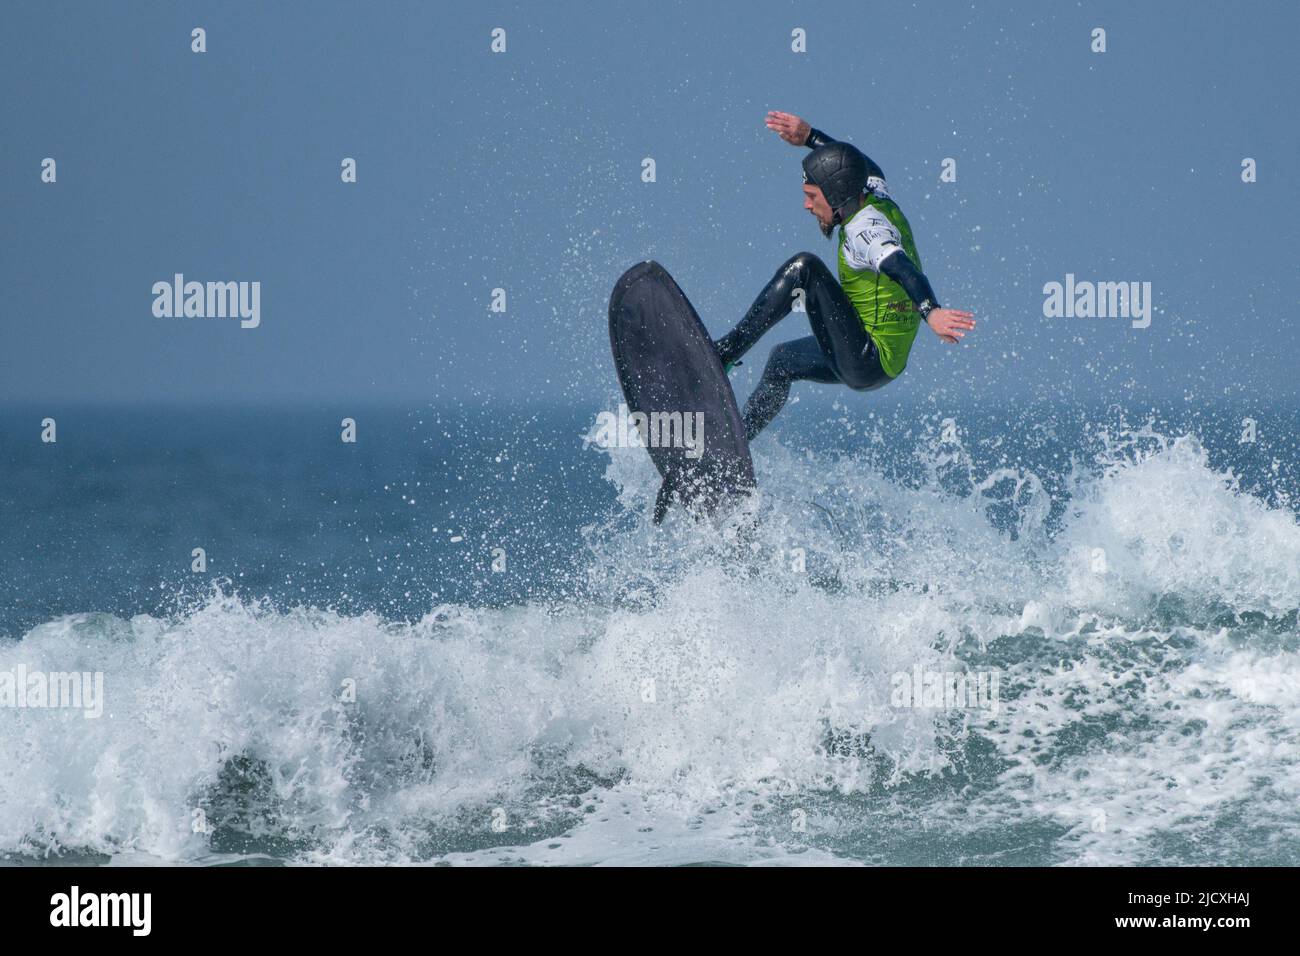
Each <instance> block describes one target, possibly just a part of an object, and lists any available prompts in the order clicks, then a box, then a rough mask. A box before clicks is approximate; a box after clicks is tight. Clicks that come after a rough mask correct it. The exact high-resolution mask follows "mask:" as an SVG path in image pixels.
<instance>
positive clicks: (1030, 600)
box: [0, 436, 1300, 863]
mask: <svg viewBox="0 0 1300 956" xmlns="http://www.w3.org/2000/svg"><path fill="white" fill-rule="evenodd" d="M1147 437H1148V438H1149V439H1151V440H1149V441H1144V442H1141V443H1139V444H1140V448H1139V445H1132V446H1126V447H1124V448H1120V449H1116V450H1115V453H1114V454H1113V455H1111V456H1109V457H1108V458H1107V459H1106V460H1105V461H1103V462H1101V463H1100V468H1099V469H1098V468H1093V469H1091V470H1090V471H1086V470H1081V471H1080V473H1079V474H1078V475H1077V476H1076V479H1075V484H1074V488H1073V494H1072V498H1071V501H1070V504H1069V508H1068V509H1067V513H1066V515H1065V517H1064V519H1063V523H1062V527H1061V529H1060V531H1059V533H1056V534H1051V535H1049V534H1048V533H1047V531H1046V527H1045V522H1046V518H1047V514H1048V506H1049V505H1050V502H1049V501H1048V500H1047V499H1046V494H1047V493H1046V492H1045V491H1044V490H1043V487H1042V484H1041V482H1039V481H1038V479H1037V478H1036V477H1035V476H1033V475H1031V474H1028V473H1023V472H1020V471H1015V470H1011V469H1004V470H1003V471H1001V472H996V473H991V474H989V475H984V476H980V475H975V474H973V473H969V472H970V468H969V463H968V462H967V461H966V460H965V459H964V457H963V455H962V453H961V450H960V447H957V448H953V447H949V446H942V447H940V446H935V447H934V448H932V449H931V452H932V455H931V458H930V460H929V461H928V463H927V468H928V470H927V474H928V475H929V478H928V479H926V480H924V481H922V482H920V483H911V484H909V483H904V482H901V481H890V480H887V479H886V478H885V477H884V476H883V475H881V474H880V473H878V472H877V471H875V470H873V469H872V468H871V467H869V466H868V465H867V464H866V463H864V462H863V461H862V460H858V459H853V458H830V457H824V458H819V457H816V456H811V457H810V456H808V455H806V454H796V453H794V452H791V451H789V450H786V449H784V448H782V447H780V446H779V445H775V444H772V443H768V444H767V445H766V446H765V447H764V448H763V449H762V453H761V455H760V460H759V467H760V485H761V486H762V487H764V488H770V489H784V491H783V492H782V493H781V494H780V495H776V494H766V495H765V496H763V497H762V498H761V499H760V501H759V502H758V503H757V505H756V508H757V512H758V514H759V516H760V519H761V520H760V521H759V523H758V527H757V531H754V532H752V533H746V532H745V531H744V525H745V522H744V521H743V520H736V521H733V522H732V523H731V525H730V526H728V527H724V528H723V529H722V531H721V532H718V531H714V530H710V529H709V528H707V527H705V526H699V525H697V524H696V523H695V522H693V521H692V520H690V519H689V518H685V517H682V516H680V515H674V516H673V517H672V518H670V520H669V522H668V523H667V524H666V525H665V526H664V527H663V528H662V529H658V530H655V529H651V528H650V527H648V526H647V525H646V524H645V523H644V521H642V520H641V519H640V518H636V517H633V516H632V513H635V514H637V515H640V514H644V512H645V510H646V509H647V507H648V502H649V500H650V499H651V498H652V496H653V490H654V486H655V480H654V474H653V470H652V469H651V468H650V466H649V463H648V462H647V461H646V459H645V456H644V453H643V452H639V451H638V450H636V449H610V450H609V451H608V454H609V455H610V460H609V465H608V476H609V478H610V480H611V481H613V482H615V484H616V485H617V486H618V488H619V490H620V496H621V497H620V502H621V504H622V506H623V507H624V508H625V509H627V510H628V512H629V513H624V512H622V511H621V512H620V513H619V514H617V515H615V516H613V517H611V518H610V520H609V521H608V522H604V523H601V524H599V525H596V526H593V527H592V528H591V529H589V532H588V538H589V541H590V545H591V553H590V561H589V565H588V567H587V568H586V569H585V571H586V587H585V588H584V589H583V591H582V594H581V595H580V596H575V597H574V599H573V600H571V601H568V602H550V603H536V604H530V605H526V606H521V607H512V608H469V607H441V608H435V609H433V610H431V611H430V612H429V613H428V614H427V615H426V616H425V617H424V618H423V619H422V620H420V621H418V622H416V623H413V624H405V623H395V622H391V621H385V620H382V619H380V618H378V617H375V616H371V615H363V616H355V617H345V616H340V615H338V614H335V613H332V612H328V611H320V610H311V609H298V610H294V611H290V612H284V611H279V610H275V609H272V608H270V607H267V606H265V605H263V604H260V603H258V602H255V601H250V600H248V599H245V598H236V597H232V596H229V595H226V594H221V593H218V594H215V595H214V596H213V597H212V599H211V600H210V601H208V602H207V603H206V604H204V605H202V606H199V607H196V608H195V609H193V610H192V611H191V612H189V613H186V614H182V615H178V616H176V617H175V618H172V619H159V618H154V617H149V616H142V617H137V618H134V619H132V620H129V621H124V620H120V619H116V618H113V617H110V616H106V615H95V614H85V615H75V616H69V617H64V618H60V619H58V620H55V621H51V622H49V623H47V624H44V625H42V626H40V627H37V628H35V629H33V630H32V631H31V632H30V633H28V634H27V635H26V636H25V638H24V639H23V640H22V641H21V642H18V643H13V644H6V645H3V646H0V669H6V668H12V667H14V666H15V665H16V664H18V663H22V664H25V665H26V666H27V667H28V668H32V669H43V670H47V671H91V672H103V673H104V675H105V688H104V693H105V705H104V710H105V712H104V716H103V717H102V718H101V719H99V720H96V721H87V720H83V719H81V718H80V716H76V717H75V718H74V717H72V716H69V715H68V714H65V713H60V712H58V711H19V710H8V711H5V712H0V729H2V732H0V763H3V766H5V767H6V768H10V769H11V771H12V772H9V773H6V774H3V775H0V851H4V852H10V853H12V852H18V853H23V854H37V853H41V852H44V851H45V850H46V849H48V848H56V849H59V848H61V849H68V848H71V849H77V850H92V851H96V852H103V853H108V854H116V855H118V856H119V858H130V859H138V858H139V856H140V855H144V856H145V857H148V858H158V859H166V860H190V861H196V862H210V861H211V860H213V859H217V858H220V859H226V858H229V857H228V855H229V854H236V855H239V854H259V853H269V854H271V855H273V856H278V857H287V858H290V859H296V860H305V861H330V862H363V861H399V862H404V861H430V860H447V861H451V862H463V863H494V862H500V861H502V860H511V861H522V862H534V863H601V862H606V863H608V862H624V863H649V862H660V863H687V862H695V861H701V860H711V861H717V862H736V863H773V862H774V863H810V862H815V863H822V862H827V861H831V860H841V861H842V860H859V861H867V862H901V863H917V862H951V863H958V862H1017V861H1024V862H1063V863H1097V862H1107V863H1120V862H1177V861H1180V860H1190V861H1193V862H1195V861H1199V860H1202V859H1205V860H1211V859H1212V860H1219V861H1231V859H1233V857H1232V854H1233V853H1237V854H1238V858H1240V859H1246V860H1252V861H1262V862H1278V861H1286V862H1292V863H1294V862H1296V855H1297V846H1300V842H1298V841H1300V813H1298V812H1297V811H1296V809H1295V808H1296V806H1297V805H1298V801H1297V797H1300V747H1298V743H1300V726H1298V725H1300V708H1298V707H1297V705H1296V699H1297V698H1296V693H1295V690H1296V687H1297V684H1300V663H1298V662H1297V655H1296V634H1295V633H1294V632H1295V629H1296V624H1295V611H1296V608H1297V606H1298V605H1300V529H1298V528H1297V525H1296V520H1295V515H1294V514H1292V513H1290V512H1289V511H1286V510H1277V509H1274V510H1270V509H1269V508H1267V507H1265V506H1264V505H1263V504H1262V503H1261V502H1260V501H1259V500H1257V499H1255V498H1252V497H1250V496H1248V495H1245V494H1243V493H1241V492H1240V491H1238V490H1237V489H1235V488H1234V487H1232V482H1231V479H1230V476H1225V475H1221V474H1216V473H1215V472H1214V471H1213V469H1212V468H1211V467H1210V465H1209V463H1208V461H1207V458H1206V455H1205V453H1204V451H1203V449H1201V448H1200V446H1199V445H1198V444H1197V443H1196V442H1195V440H1193V439H1178V440H1176V441H1165V440H1163V439H1160V438H1159V436H1147ZM592 453H596V452H592ZM955 475H956V476H959V477H960V476H963V475H964V477H961V480H957V479H956V478H954V476H955ZM963 483H964V486H965V487H964V490H963V488H962V485H963ZM795 489H797V491H796V490H795ZM991 509H1002V510H1003V511H1004V512H1005V511H1009V512H1010V513H1011V515H1012V517H1011V520H1010V526H1011V527H1013V528H1014V529H1015V533H1014V534H1010V533H1008V531H1007V530H1006V527H1007V525H1006V523H1005V522H1004V523H1002V524H1001V525H998V526H995V523H994V522H993V521H991V519H990V510H991ZM999 528H1001V530H999ZM795 549H803V551H804V553H805V558H806V570H803V571H799V570H795V567H796V565H797V561H796V560H795V554H796V551H795ZM1099 551H1100V553H1101V554H1102V555H1104V562H1101V563H1099V562H1098V560H1097V553H1098V552H1099ZM1242 615H1245V616H1244V617H1243V616H1242ZM918 663H919V664H921V665H923V666H925V667H928V668H931V669H935V670H945V669H946V670H953V669H961V668H962V667H965V666H970V667H976V666H978V667H982V668H987V667H998V668H1001V669H1002V670H1003V671H1004V679H1003V681H1002V688H1003V690H1002V693H1003V698H1002V700H1001V702H1000V707H999V708H998V711H997V713H996V714H995V715H991V714H989V713H960V714H954V713H950V712H942V711H937V712H936V711H934V710H926V709H900V708H897V707H894V706H892V705H891V701H890V686H891V675H893V674H895V673H898V672H903V671H909V670H910V669H911V668H912V667H913V666H914V665H916V664H918ZM353 688H354V689H355V700H352V699H350V696H349V695H350V693H351V689H353ZM235 758H240V759H235ZM196 811H201V813H200V815H199V816H198V817H196ZM196 819H201V820H203V821H206V823H207V824H208V825H209V827H211V828H212V829H213V831H214V832H208V833H204V832H195V821H196ZM1252 827H1264V828H1266V829H1267V832H1268V833H1269V834H1270V836H1269V838H1268V840H1267V841H1265V842H1264V845H1250V846H1247V845H1245V843H1244V842H1243V841H1247V837H1246V834H1249V833H1251V832H1254V831H1252V829H1251V828H1252ZM213 854H218V855H221V856H217V857H214V856H213ZM222 854H225V855H222Z"/></svg>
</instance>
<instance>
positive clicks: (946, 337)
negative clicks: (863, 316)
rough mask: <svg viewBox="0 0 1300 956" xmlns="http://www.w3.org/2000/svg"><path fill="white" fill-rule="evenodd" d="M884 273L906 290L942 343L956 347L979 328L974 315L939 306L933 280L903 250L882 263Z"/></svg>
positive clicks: (894, 253)
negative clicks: (931, 283)
mask: <svg viewBox="0 0 1300 956" xmlns="http://www.w3.org/2000/svg"><path fill="white" fill-rule="evenodd" d="M880 271H881V273H882V274H883V275H886V276H888V277H889V278H891V279H893V280H894V281H895V282H897V283H898V284H899V285H900V286H902V287H903V291H904V292H906V293H907V297H908V298H909V299H911V300H912V304H913V305H915V306H916V311H917V312H919V313H921V318H923V319H925V324H926V325H928V326H929V327H930V330H931V331H932V332H934V334H935V335H937V336H939V338H940V339H941V340H942V341H944V342H947V343H948V344H949V345H956V344H957V342H958V341H959V340H960V339H962V338H964V337H965V336H966V333H967V332H969V331H970V330H971V329H973V328H975V320H974V317H973V315H972V314H971V313H970V312H963V311H961V310H959V309H945V308H943V307H942V306H940V305H939V300H938V298H937V297H936V296H935V294H934V289H933V288H931V287H930V280H929V279H927V278H926V277H925V273H924V272H922V271H921V270H920V269H918V268H917V267H916V263H914V262H913V261H912V259H911V257H909V256H908V254H907V253H906V252H905V251H903V250H902V249H899V250H898V251H897V252H892V253H890V254H889V255H887V256H886V257H885V258H884V259H883V260H882V261H881V263H880Z"/></svg>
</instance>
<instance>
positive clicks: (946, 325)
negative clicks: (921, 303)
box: [925, 309, 975, 345]
mask: <svg viewBox="0 0 1300 956" xmlns="http://www.w3.org/2000/svg"><path fill="white" fill-rule="evenodd" d="M925 321H926V324H927V325H929V326H930V329H931V331H933V332H934V334H935V335H937V336H939V338H940V339H941V340H942V341H944V342H947V343H948V344H949V345H956V344H957V343H958V342H959V341H960V340H961V339H963V338H964V337H965V336H966V333H967V332H969V331H970V330H971V329H973V328H975V313H973V312H962V311H960V310H959V309H931V310H930V314H929V315H927V316H926V317H925Z"/></svg>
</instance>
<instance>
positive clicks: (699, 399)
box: [609, 261, 757, 524]
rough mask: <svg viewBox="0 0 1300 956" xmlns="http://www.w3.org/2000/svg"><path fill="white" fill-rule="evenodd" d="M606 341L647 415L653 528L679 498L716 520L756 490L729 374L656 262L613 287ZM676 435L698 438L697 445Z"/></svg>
mask: <svg viewBox="0 0 1300 956" xmlns="http://www.w3.org/2000/svg"><path fill="white" fill-rule="evenodd" d="M609 343H610V347H611V349H612V350H613V352H614V367H615V369H616V370H617V372H618V381H619V384H620V385H622V386H623V396H624V398H625V399H626V400H627V407H628V411H629V413H636V412H640V413H642V414H643V415H645V416H646V423H645V424H646V427H645V428H642V436H643V441H644V440H645V438H646V437H647V436H648V438H649V440H648V441H645V444H646V445H647V449H646V450H647V451H649V453H650V457H651V459H653V460H654V463H655V467H656V468H658V469H659V474H661V475H662V476H663V479H664V483H663V487H662V488H661V489H660V491H659V497H658V499H657V500H656V502H655V523H656V524H657V523H659V522H660V521H661V520H662V519H663V516H664V512H665V511H666V510H667V507H668V505H669V503H670V502H671V501H672V500H674V499H675V500H677V501H680V502H681V503H682V504H683V505H685V506H686V507H687V508H688V509H690V510H692V511H695V512H702V513H704V514H713V513H715V512H716V511H717V510H718V509H719V508H723V507H726V506H728V505H730V504H731V503H734V502H735V501H736V500H737V499H739V498H741V497H743V496H745V495H747V494H749V493H750V492H752V491H753V490H754V489H755V487H757V484H756V482H755V480H754V462H753V460H752V459H751V458H750V455H749V443H748V442H747V441H746V440H745V425H744V422H743V421H742V420H741V417H740V409H739V408H737V407H736V396H735V394H734V393H733V392H732V390H731V383H730V382H729V381H728V380H727V373H726V371H725V370H724V369H723V367H722V362H721V361H720V360H719V359H718V354H717V352H716V351H714V348H713V342H712V340H711V339H710V338H709V333H708V332H707V331H706V330H705V328H704V323H703V322H701V321H700V317H699V315H697V314H696V312H695V309H694V307H693V306H692V305H691V303H690V301H689V300H688V299H687V298H686V296H685V294H684V293H683V292H682V290H681V289H680V288H679V287H678V285H677V283H676V282H674V281H673V277H672V276H670V275H669V274H668V271H667V270H666V269H664V267H663V266H661V265H660V264H659V263H657V262H654V261H647V262H640V263H637V264H636V265H634V266H633V267H632V268H631V269H628V270H627V272H625V273H623V275H622V277H621V278H620V279H619V280H618V282H617V283H616V284H615V285H614V291H613V293H612V294H611V295H610V297H609ZM687 415H690V416H692V418H691V419H690V423H691V426H692V427H685V426H686V424H687V423H686V418H685V416H687ZM701 426H702V427H701ZM674 429H676V430H675V431H674ZM701 433H702V441H701V440H700V439H701ZM674 435H676V436H678V437H679V438H689V437H692V436H694V438H695V444H696V447H695V448H694V449H692V448H689V447H683V442H682V441H676V442H674V441H672V440H671V439H672V437H673V436H674ZM665 439H668V440H665Z"/></svg>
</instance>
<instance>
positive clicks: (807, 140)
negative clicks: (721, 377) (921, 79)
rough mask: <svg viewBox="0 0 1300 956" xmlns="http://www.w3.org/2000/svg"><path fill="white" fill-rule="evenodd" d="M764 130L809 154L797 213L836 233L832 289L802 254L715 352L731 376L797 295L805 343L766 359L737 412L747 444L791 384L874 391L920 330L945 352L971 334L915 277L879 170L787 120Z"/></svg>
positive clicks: (825, 272) (823, 271)
mask: <svg viewBox="0 0 1300 956" xmlns="http://www.w3.org/2000/svg"><path fill="white" fill-rule="evenodd" d="M767 127H768V129H771V130H772V131H773V132H775V133H777V134H779V135H780V137H781V138H782V139H783V140H785V141H786V142H787V143H790V144H791V145H794V146H807V147H808V148H809V149H811V150H812V153H810V154H809V155H808V156H807V157H805V158H804V161H803V169H804V187H803V192H804V204H803V207H804V208H805V209H807V210H808V211H809V212H811V213H812V214H813V215H814V216H816V217H817V222H818V223H819V224H820V225H821V230H822V234H823V235H825V236H826V237H828V238H829V237H830V235H831V233H832V231H833V230H834V228H835V227H836V226H837V225H838V226H839V227H840V236H839V257H838V258H839V281H838V282H836V280H835V276H833V275H832V274H831V272H830V270H829V269H827V268H826V265H825V264H824V263H823V262H822V260H821V259H819V258H818V257H817V256H816V255H814V254H813V253H811V252H801V253H799V254H798V255H796V256H794V257H792V258H791V259H790V260H789V261H787V262H786V263H785V265H783V266H781V268H780V269H778V270H777V273H776V275H775V276H773V277H772V280H771V281H770V282H769V283H768V284H767V286H766V287H764V289H763V291H762V292H760V293H759V294H758V298H757V299H755V300H754V304H753V305H752V306H750V307H749V311H748V312H747V313H746V314H745V317H744V318H743V319H741V320H740V324H739V325H737V326H736V327H735V328H734V329H733V330H732V331H731V332H729V333H727V334H726V335H724V336H723V337H722V338H720V339H718V341H717V342H715V343H714V344H715V346H716V348H717V350H718V356H719V358H721V359H722V363H723V365H724V366H725V367H726V368H727V369H728V370H730V369H731V367H732V366H733V365H735V364H737V362H739V360H740V357H741V356H742V355H744V354H745V353H746V352H748V351H749V350H750V349H751V348H752V347H753V346H754V344H755V343H756V342H757V341H758V340H759V338H760V337H761V336H762V335H763V333H765V332H767V331H768V330H769V329H770V328H772V326H774V325H776V323H777V322H779V321H780V320H781V319H783V318H784V317H785V316H787V315H789V314H790V311H791V309H792V308H793V307H794V304H795V300H796V296H798V295H799V294H800V293H801V292H802V297H803V303H804V308H805V310H806V311H807V313H808V322H809V324H810V325H811V326H812V331H813V334H812V335H810V336H807V337H806V338H802V339H795V340H794V341H792V342H783V343H781V344H780V345H778V346H777V347H776V348H774V349H773V350H772V354H771V356H770V357H769V358H768V360H767V367H766V368H764V369H763V377H762V379H761V380H760V381H759V383H758V388H756V389H754V394H753V395H751V396H750V397H749V401H748V402H746V403H745V413H744V417H745V434H746V436H747V437H748V438H750V439H753V438H754V436H755V435H757V434H758V433H759V432H760V431H762V430H763V429H764V428H766V427H767V425H768V423H769V422H771V421H772V419H773V418H775V417H776V414H777V412H779V411H780V410H781V408H782V406H784V405H785V401H786V398H787V397H789V394H790V385H791V384H792V383H793V382H795V381H797V380H801V379H804V380H809V381H813V382H821V383H823V384H833V383H837V382H838V383H843V384H844V385H847V386H848V387H849V388H852V389H855V390H857V391H870V390H872V389H877V388H880V387H881V386H884V385H888V384H889V383H890V382H892V381H893V380H894V379H896V378H897V377H898V376H899V375H901V374H902V373H903V369H904V367H905V366H906V365H907V356H908V353H909V352H910V351H911V348H912V340H913V339H915V338H916V333H917V330H918V329H919V328H920V325H921V322H925V323H926V324H927V325H929V327H930V329H931V330H932V331H933V332H934V333H935V334H936V335H938V336H939V340H940V341H942V342H947V343H949V344H952V345H955V344H956V343H957V342H958V341H960V340H961V339H962V338H963V337H964V336H965V334H966V332H968V331H970V330H971V329H973V328H975V322H974V321H973V319H972V315H971V313H970V312H960V311H958V310H956V309H944V308H941V307H940V306H939V303H938V300H937V299H936V298H935V294H934V290H933V289H931V288H930V283H929V280H927V279H926V277H925V275H924V274H923V273H922V272H921V258H920V256H918V255H917V252H916V244H915V243H914V242H913V241H912V228H911V226H909V225H908V223H907V219H906V218H905V217H904V216H903V213H902V210H900V209H899V208H898V206H897V204H895V202H894V201H893V200H892V199H891V198H890V196H889V190H888V189H887V188H886V186H885V175H884V173H882V172H881V170H880V167H879V166H877V165H876V164H875V163H873V162H872V161H871V160H870V159H868V158H867V157H866V156H864V155H863V154H862V153H861V152H859V151H858V150H857V149H855V148H854V147H853V146H850V145H849V144H848V143H840V142H836V141H835V140H833V139H831V138H830V137H829V136H827V135H826V134H825V133H823V132H821V131H820V130H816V129H813V128H812V127H810V126H809V125H808V124H807V123H805V122H804V121H803V120H801V119H800V118H799V117H797V116H794V115H792V114H790V113H780V112H771V113H768V114H767Z"/></svg>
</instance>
